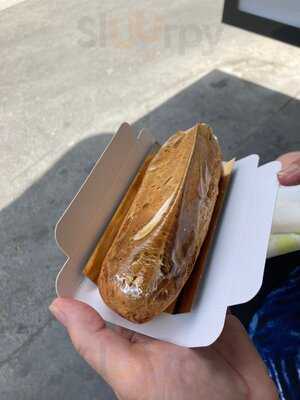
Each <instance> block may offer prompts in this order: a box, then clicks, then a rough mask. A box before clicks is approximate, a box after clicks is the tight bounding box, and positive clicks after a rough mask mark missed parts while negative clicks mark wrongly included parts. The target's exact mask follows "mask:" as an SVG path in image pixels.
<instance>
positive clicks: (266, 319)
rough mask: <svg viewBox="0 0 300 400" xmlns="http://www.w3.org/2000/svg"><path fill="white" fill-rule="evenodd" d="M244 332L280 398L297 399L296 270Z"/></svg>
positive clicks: (299, 297)
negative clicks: (266, 369) (248, 336)
mask: <svg viewBox="0 0 300 400" xmlns="http://www.w3.org/2000/svg"><path fill="white" fill-rule="evenodd" d="M283 268H284V267H283ZM248 331H249V335H250V337H251V338H252V340H253V342H254V344H255V346H256V348H257V350H258V351H259V353H260V355H261V356H262V358H263V360H264V361H265V363H266V365H267V367H268V370H269V373H270V375H271V377H272V378H273V380H274V382H275V383H276V385H277V388H278V392H279V395H280V399H281V400H300V267H297V268H296V269H295V270H294V271H293V272H292V273H291V274H290V275H289V278H288V280H287V282H286V283H285V285H283V286H282V287H281V288H279V289H276V290H274V291H272V292H271V293H270V294H269V295H268V296H267V297H266V299H265V301H264V304H263V305H262V307H261V308H260V309H259V310H258V311H257V312H256V313H255V314H254V316H253V318H252V320H251V322H250V324H249V329H248Z"/></svg>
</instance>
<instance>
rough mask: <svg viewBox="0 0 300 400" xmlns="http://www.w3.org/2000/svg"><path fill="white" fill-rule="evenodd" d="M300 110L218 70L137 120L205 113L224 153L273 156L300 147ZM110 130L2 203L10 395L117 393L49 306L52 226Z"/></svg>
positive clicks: (151, 122)
mask: <svg viewBox="0 0 300 400" xmlns="http://www.w3.org/2000/svg"><path fill="white" fill-rule="evenodd" d="M299 114H300V103H299V101H298V100H296V99H293V98H290V97H288V96H286V95H284V94H281V93H279V92H275V91H272V90H270V89H267V88H264V87H262V86H258V85H255V84H253V83H251V82H247V81H245V80H242V79H239V78H237V77H234V76H231V75H229V74H227V73H224V72H222V71H218V70H215V71H212V72H211V73H210V74H208V75H206V76H204V77H203V78H201V79H199V80H198V81H197V82H196V83H194V84H193V85H191V86H189V87H187V88H186V89H184V90H183V91H182V92H180V93H178V94H177V95H176V96H174V97H173V98H171V99H170V100H168V101H166V102H165V103H164V104H162V105H161V106H159V107H157V108H156V109H154V110H153V111H152V112H150V113H149V114H147V115H146V116H144V117H143V118H141V119H140V120H138V121H137V122H136V123H135V124H133V126H134V128H135V129H136V130H139V129H141V128H142V127H148V128H149V129H151V131H152V132H153V133H154V134H155V135H156V136H157V137H158V139H159V140H161V141H162V140H165V139H166V138H167V137H168V136H169V135H170V134H172V133H174V131H176V130H178V129H184V128H188V127H190V126H192V125H193V124H195V123H196V122H197V121H199V120H202V121H204V122H207V123H209V124H210V125H211V126H212V127H213V129H214V130H215V133H216V135H217V136H218V137H219V139H220V142H221V145H222V148H223V151H224V156H225V158H228V159H229V158H231V157H233V156H235V157H237V158H239V157H242V156H245V155H248V154H251V153H258V154H260V155H261V160H262V161H263V162H266V161H269V160H272V159H274V157H276V156H278V155H279V154H281V153H283V152H286V151H291V150H295V149H300V134H299V132H300V118H299ZM121 122H123V121H120V123H121ZM111 136H112V134H111V133H107V132H106V133H101V134H97V135H95V136H92V137H90V138H88V139H86V140H83V141H82V142H80V143H78V144H76V145H75V146H74V147H73V148H72V149H71V150H70V151H68V152H67V153H66V154H65V155H64V156H63V157H62V158H61V159H60V160H59V161H58V162H57V163H55V164H54V165H53V166H52V167H51V168H50V169H49V171H48V172H47V173H46V174H45V175H44V176H43V177H42V178H40V179H39V180H38V181H37V182H36V183H35V184H34V185H32V186H31V187H29V188H28V189H27V190H26V191H25V192H24V193H23V194H22V195H21V196H20V197H19V198H18V199H17V200H16V201H14V202H12V203H11V204H10V205H9V206H7V207H6V208H4V209H3V210H1V212H0V226H1V233H0V243H1V254H0V263H1V269H0V274H1V275H0V276H1V280H0V301H1V309H0V371H1V373H0V386H1V387H5V388H4V393H3V396H4V398H5V399H6V400H12V399H13V400H16V399H31V400H34V399H38V398H39V399H43V400H51V399H54V398H57V399H62V398H63V399H64V400H69V399H70V400H71V399H72V400H75V399H78V400H79V399H80V400H85V399H95V398H101V399H103V400H104V399H110V398H114V397H113V394H112V393H111V391H110V389H109V388H108V387H107V386H106V385H105V384H104V383H103V382H102V381H100V380H99V379H98V377H97V376H96V374H95V373H94V372H93V371H92V370H91V369H90V368H89V367H88V366H87V365H86V364H85V363H84V362H83V361H82V360H81V359H80V358H79V356H77V354H75V352H74V351H73V350H71V346H70V344H69V342H68V340H67V338H66V335H65V333H64V331H63V329H62V328H60V327H58V325H57V324H56V323H54V322H53V320H52V319H51V317H50V316H49V313H48V309H47V307H48V304H49V303H50V301H51V299H52V298H53V297H54V296H55V293H54V280H55V277H56V274H57V272H58V270H59V266H60V265H61V264H62V263H63V261H64V257H63V256H62V254H60V252H59V250H58V248H57V247H56V244H55V242H54V239H53V228H54V225H55V223H56V222H57V220H58V218H59V217H60V216H61V214H62V212H63V211H64V210H65V208H66V206H67V205H68V204H69V202H70V200H71V199H72V198H73V196H74V195H75V193H76V192H77V191H78V189H79V188H80V186H81V184H82V182H83V180H84V179H85V177H86V176H87V175H88V173H89V172H90V170H91V168H92V167H93V165H94V163H95V161H96V160H97V159H98V157H99V155H100V154H101V153H102V152H103V150H104V149H105V147H106V145H107V144H108V142H109V140H110V139H111ZM99 201H101V199H99ZM87 223H88V221H87ZM78 234H80V232H78ZM1 391H2V389H1Z"/></svg>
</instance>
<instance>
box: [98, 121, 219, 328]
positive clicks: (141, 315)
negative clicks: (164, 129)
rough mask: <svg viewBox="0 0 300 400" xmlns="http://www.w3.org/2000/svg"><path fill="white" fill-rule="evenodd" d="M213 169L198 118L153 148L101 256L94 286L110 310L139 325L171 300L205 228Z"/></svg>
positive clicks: (213, 153) (213, 151) (210, 144)
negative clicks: (118, 228)
mask: <svg viewBox="0 0 300 400" xmlns="http://www.w3.org/2000/svg"><path fill="white" fill-rule="evenodd" d="M221 172H222V163H221V151H220V148H219V145H218V142H217V140H216V139H215V137H214V135H213V133H212V131H211V129H210V128H209V127H208V126H207V125H205V124H198V125H196V126H195V127H193V128H192V129H190V130H188V131H185V132H178V133H176V134H175V135H173V136H172V137H171V138H170V139H169V140H168V141H167V142H166V143H165V144H164V145H163V146H162V147H161V149H160V150H159V151H158V153H157V154H156V155H155V157H154V158H153V159H152V161H151V162H150V164H149V166H148V169H147V171H146V173H145V176H144V178H143V181H142V184H141V186H140V188H139V190H138V193H137V195H136V197H135V199H134V201H133V203H132V205H131V207H130V208H129V211H128V214H127V215H126V217H125V219H124V221H123V223H122V225H121V227H120V230H119V232H118V234H117V235H116V237H115V239H114V241H113V243H112V245H111V247H110V249H109V251H108V252H107V254H106V256H105V258H104V260H103V264H102V267H101V272H100V275H99V279H98V286H99V290H100V293H101V296H102V298H103V300H104V301H105V303H106V304H107V305H108V306H109V307H110V308H111V309H113V310H115V311H116V312H117V313H119V314H120V315H121V316H123V317H124V318H126V319H128V320H130V321H133V322H138V323H142V322H146V321H149V320H150V319H152V318H153V317H154V316H155V315H157V314H160V313H161V312H162V311H163V310H165V309H166V308H167V307H168V305H169V304H170V303H172V301H174V299H175V298H176V297H177V296H178V294H179V292H180V290H181V289H182V287H183V286H184V284H185V282H186V281H187V279H188V277H189V275H190V273H191V271H192V269H193V266H194V263H195V261H196V258H197V256H198V254H199V251H200V248H201V246H202V243H203V241H204V239H205V236H206V233H207V231H208V227H209V223H210V219H211V216H212V213H213V209H214V205H215V202H216V199H217V195H218V184H219V180H220V176H221Z"/></svg>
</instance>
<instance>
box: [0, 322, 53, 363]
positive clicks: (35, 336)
mask: <svg viewBox="0 0 300 400" xmlns="http://www.w3.org/2000/svg"><path fill="white" fill-rule="evenodd" d="M52 320H53V318H49V319H47V321H46V323H45V324H44V325H42V326H41V327H40V328H39V329H37V330H36V331H35V332H34V333H33V334H32V335H30V336H29V337H28V339H26V340H25V341H24V342H23V343H22V344H21V346H19V347H18V348H17V349H16V350H14V351H13V352H12V353H10V354H9V355H8V356H7V357H6V358H5V359H4V360H2V361H0V369H1V368H2V367H3V366H4V365H5V364H7V363H8V362H10V361H11V360H13V359H14V358H15V357H16V356H17V355H18V354H19V352H20V351H21V350H23V349H25V348H26V347H28V346H29V345H30V344H31V343H32V342H33V341H34V340H35V338H37V337H38V336H39V335H40V334H41V333H42V332H43V331H44V329H45V328H46V327H47V326H48V325H49V323H50V322H51V321H52Z"/></svg>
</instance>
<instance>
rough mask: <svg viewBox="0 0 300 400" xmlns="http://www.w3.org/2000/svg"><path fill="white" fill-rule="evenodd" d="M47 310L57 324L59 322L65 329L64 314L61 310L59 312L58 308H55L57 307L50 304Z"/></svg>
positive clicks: (65, 319)
mask: <svg viewBox="0 0 300 400" xmlns="http://www.w3.org/2000/svg"><path fill="white" fill-rule="evenodd" d="M49 310H50V312H51V313H52V314H53V315H54V317H55V318H56V319H57V320H58V322H60V323H61V324H62V325H63V326H65V327H66V326H67V317H66V314H65V313H64V312H63V311H62V310H60V308H59V307H57V305H55V304H51V305H50V306H49Z"/></svg>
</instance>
